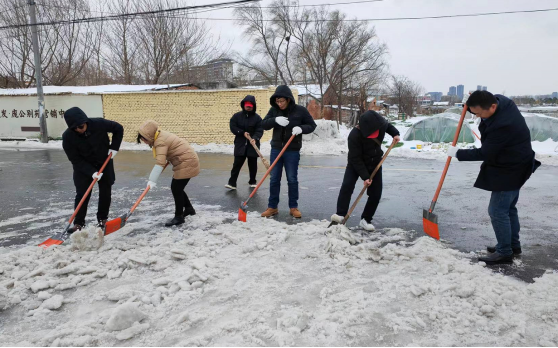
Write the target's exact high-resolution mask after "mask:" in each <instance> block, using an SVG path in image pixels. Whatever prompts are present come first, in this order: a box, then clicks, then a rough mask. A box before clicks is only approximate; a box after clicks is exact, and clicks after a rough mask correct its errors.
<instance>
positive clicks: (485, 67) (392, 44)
mask: <svg viewBox="0 0 558 348" xmlns="http://www.w3.org/2000/svg"><path fill="white" fill-rule="evenodd" d="M348 1H350V0H300V5H310V4H324V3H335V2H348ZM213 2H217V1H215V0H203V1H200V0H198V1H196V4H205V3H213ZM270 2H271V1H270V0H264V1H262V2H261V4H262V6H269V4H270ZM331 8H339V9H340V10H342V11H343V12H345V13H347V14H348V16H349V17H351V18H355V17H356V18H390V17H417V16H433V15H452V14H469V13H481V12H502V11H516V10H534V9H547V8H558V0H530V1H526V0H383V1H381V2H371V3H362V4H351V5H347V4H345V5H337V6H331ZM198 16H199V17H203V18H233V12H232V10H230V9H223V10H218V11H213V12H207V13H203V14H199V15H198ZM207 23H208V24H209V25H211V27H212V30H213V31H214V33H215V34H216V35H220V36H221V38H222V39H226V40H229V41H230V42H232V43H233V48H235V49H237V50H240V51H242V45H246V44H247V40H246V38H245V37H243V36H242V35H243V34H242V28H241V27H240V26H239V25H238V24H236V23H235V22H232V21H229V22H228V21H208V22H207ZM370 25H374V26H375V27H376V31H377V34H378V37H379V39H380V40H381V41H383V42H385V43H386V44H387V45H388V48H389V57H388V61H389V65H390V71H391V73H393V74H397V75H406V76H408V77H409V78H411V79H412V80H414V81H416V82H419V83H420V84H421V85H422V86H423V87H424V88H425V89H426V90H427V91H429V92H443V93H444V94H447V92H448V89H449V87H450V86H456V85H458V84H463V85H465V91H468V90H474V89H476V86H477V85H483V86H488V90H489V91H491V92H493V93H503V92H505V94H506V95H518V94H549V93H552V92H556V91H558V11H550V12H543V13H520V14H507V15H498V16H486V17H465V18H447V19H427V20H412V21H385V22H370Z"/></svg>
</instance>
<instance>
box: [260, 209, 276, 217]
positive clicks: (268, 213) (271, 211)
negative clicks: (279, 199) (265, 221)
mask: <svg viewBox="0 0 558 348" xmlns="http://www.w3.org/2000/svg"><path fill="white" fill-rule="evenodd" d="M277 214H279V209H277V208H275V209H273V208H267V210H266V211H264V212H263V213H262V217H265V218H268V217H272V216H274V215H277Z"/></svg>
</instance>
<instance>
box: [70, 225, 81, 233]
mask: <svg viewBox="0 0 558 348" xmlns="http://www.w3.org/2000/svg"><path fill="white" fill-rule="evenodd" d="M82 228H83V226H82V225H80V224H74V225H73V226H72V227H70V228H69V229H68V234H72V233H74V232H77V231H81V229H82Z"/></svg>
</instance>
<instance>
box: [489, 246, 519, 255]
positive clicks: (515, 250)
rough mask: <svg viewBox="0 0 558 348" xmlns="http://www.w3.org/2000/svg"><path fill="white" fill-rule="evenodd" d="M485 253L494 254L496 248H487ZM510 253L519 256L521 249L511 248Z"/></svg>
mask: <svg viewBox="0 0 558 348" xmlns="http://www.w3.org/2000/svg"><path fill="white" fill-rule="evenodd" d="M486 251H488V252H489V253H495V252H496V246H487V247H486ZM512 252H513V254H514V255H521V247H519V248H512Z"/></svg>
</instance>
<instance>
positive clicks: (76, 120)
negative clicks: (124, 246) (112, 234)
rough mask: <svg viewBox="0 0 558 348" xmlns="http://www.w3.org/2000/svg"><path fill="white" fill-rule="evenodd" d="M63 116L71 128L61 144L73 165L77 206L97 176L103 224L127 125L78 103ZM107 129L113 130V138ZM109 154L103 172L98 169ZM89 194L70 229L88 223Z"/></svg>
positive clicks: (80, 227)
mask: <svg viewBox="0 0 558 348" xmlns="http://www.w3.org/2000/svg"><path fill="white" fill-rule="evenodd" d="M64 120H65V121H66V124H67V125H68V129H66V131H65V132H64V134H62V147H63V148H64V152H66V156H68V159H69V160H70V162H71V163H72V167H73V169H74V174H73V176H74V185H75V186H76V198H75V205H74V208H77V206H78V204H79V202H80V201H81V199H82V198H83V195H84V194H85V192H86V191H87V189H88V188H89V185H91V182H92V181H93V179H95V178H96V179H97V183H98V185H99V206H98V210H97V221H98V225H97V226H98V227H102V228H104V226H105V223H106V221H107V219H108V213H109V209H110V203H111V189H112V185H113V184H114V181H115V179H116V175H115V173H114V165H113V161H112V159H113V158H114V157H115V156H116V154H117V153H118V150H119V149H120V144H121V143H122V137H123V136H124V128H123V127H122V125H120V124H119V123H117V122H114V121H109V120H105V119H103V118H89V117H87V115H86V114H85V113H84V112H83V111H82V110H81V109H80V108H78V107H73V108H70V109H68V110H67V111H66V112H65V113H64ZM107 133H112V142H111V141H110V140H109V137H108V134H107ZM109 154H112V157H111V160H110V161H109V162H108V164H107V166H106V167H105V169H104V170H103V173H101V174H99V169H101V167H102V165H103V163H104V162H105V160H106V159H107V157H108V155H109ZM89 198H91V193H90V194H89V195H88V196H87V199H86V200H85V202H84V203H83V205H82V206H81V208H80V209H79V211H78V213H77V215H76V217H75V220H74V226H72V228H70V229H69V231H68V232H69V233H73V232H76V231H78V230H81V229H82V228H83V226H84V225H85V216H86V215H87V205H88V204H89Z"/></svg>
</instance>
